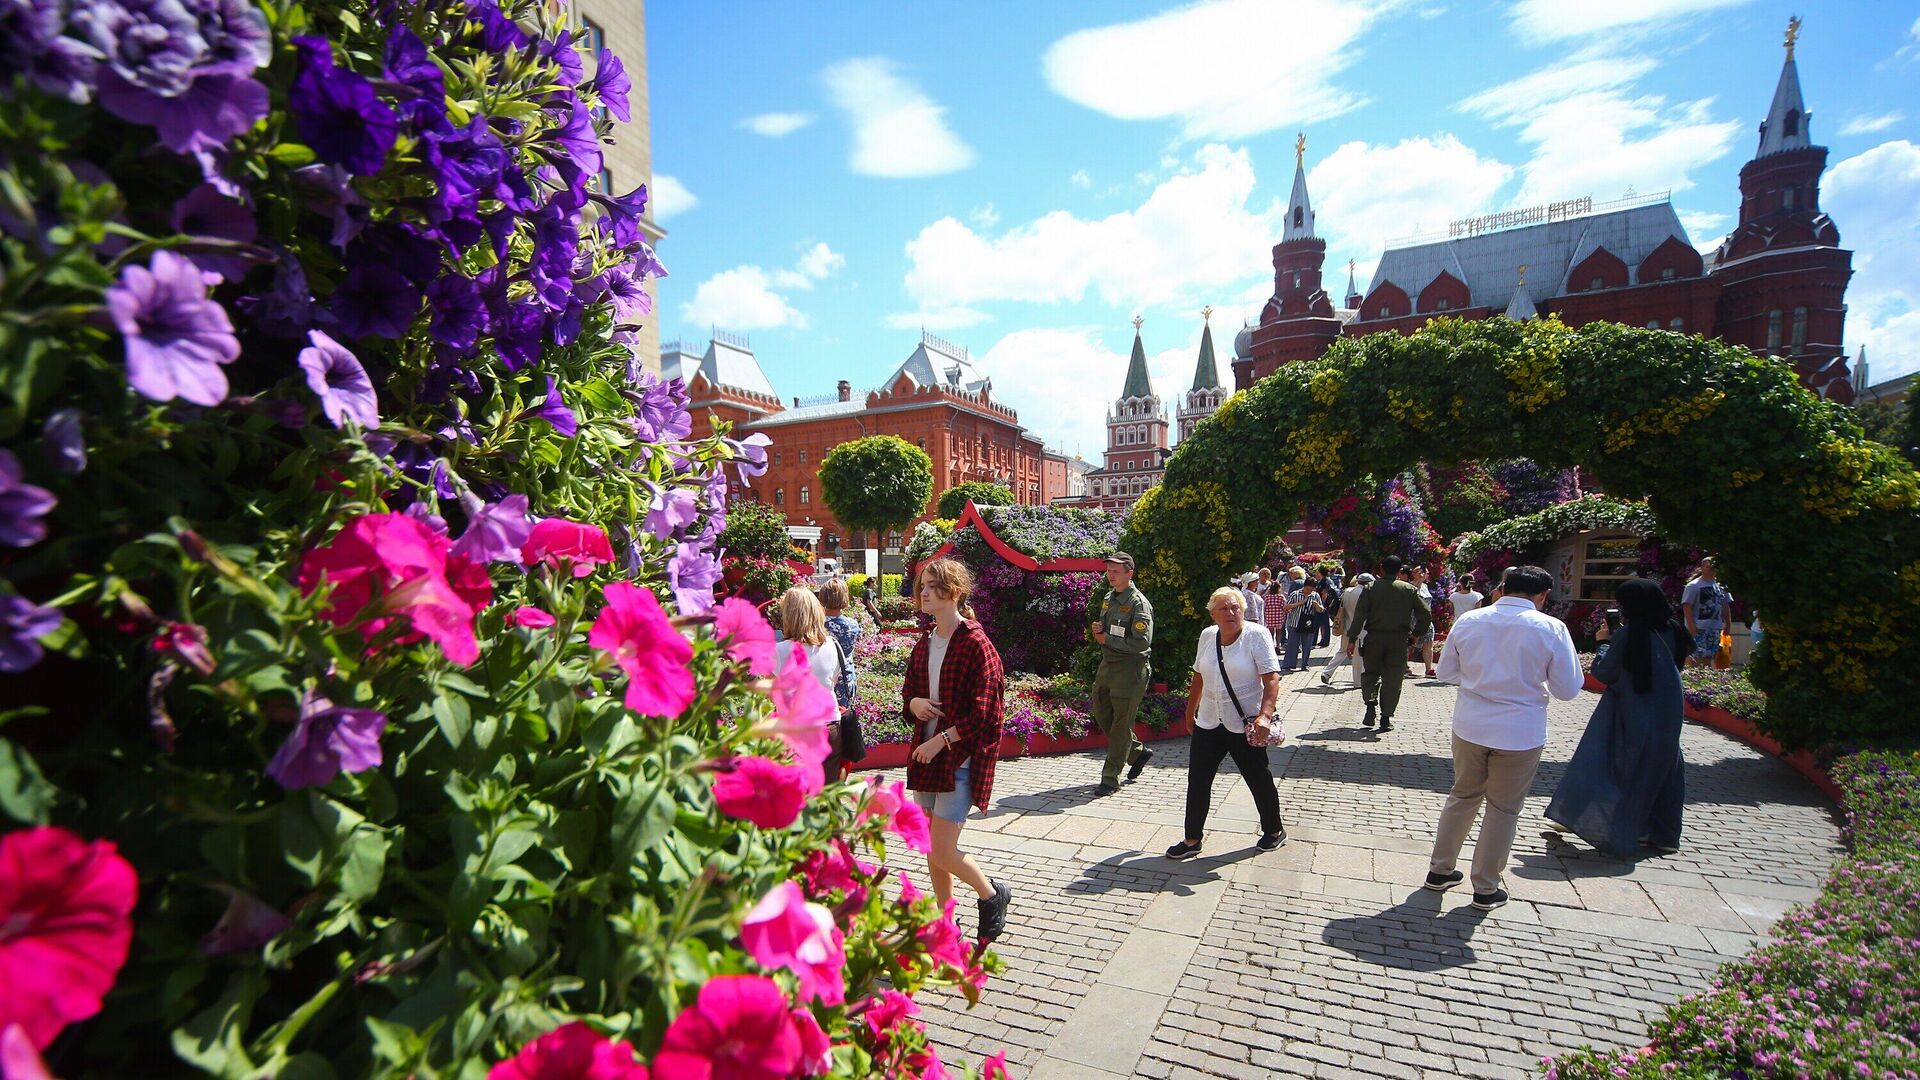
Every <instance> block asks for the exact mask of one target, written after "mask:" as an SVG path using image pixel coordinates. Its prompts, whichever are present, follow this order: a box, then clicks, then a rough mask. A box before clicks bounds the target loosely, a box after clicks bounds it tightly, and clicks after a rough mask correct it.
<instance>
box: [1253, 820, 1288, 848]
mask: <svg viewBox="0 0 1920 1080" xmlns="http://www.w3.org/2000/svg"><path fill="white" fill-rule="evenodd" d="M1286 842H1287V827H1286V826H1285V825H1282V826H1280V828H1279V829H1278V830H1277V831H1275V832H1270V833H1262V834H1261V836H1260V839H1258V840H1255V841H1254V842H1253V846H1254V847H1257V848H1259V849H1260V850H1261V851H1272V850H1274V849H1275V848H1278V847H1279V846H1280V845H1282V844H1284V843H1286Z"/></svg>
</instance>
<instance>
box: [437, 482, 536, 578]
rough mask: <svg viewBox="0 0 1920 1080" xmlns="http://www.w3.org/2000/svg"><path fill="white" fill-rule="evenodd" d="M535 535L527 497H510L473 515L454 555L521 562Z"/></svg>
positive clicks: (475, 560) (487, 561)
mask: <svg viewBox="0 0 1920 1080" xmlns="http://www.w3.org/2000/svg"><path fill="white" fill-rule="evenodd" d="M463 501H464V500H463ZM531 535H533V518H532V517H531V516H530V515H529V514H528V513H527V497H526V496H525V495H518V494H515V495H509V496H507V497H506V498H504V499H501V500H500V501H499V502H497V503H493V504H491V505H488V506H484V507H482V508H481V509H479V510H478V511H475V512H473V513H472V515H471V520H470V521H469V522H468V523H467V531H466V532H464V533H461V534H460V539H458V540H455V541H454V542H453V554H455V555H459V556H462V557H464V558H466V559H469V560H471V561H473V562H477V563H490V562H512V563H517V562H519V561H520V549H521V548H523V547H525V546H526V543H527V538H528V537H529V536H531Z"/></svg>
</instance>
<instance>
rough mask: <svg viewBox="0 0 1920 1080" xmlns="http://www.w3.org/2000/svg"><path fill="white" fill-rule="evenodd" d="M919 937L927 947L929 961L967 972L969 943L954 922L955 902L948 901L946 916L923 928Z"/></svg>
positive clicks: (921, 942)
mask: <svg viewBox="0 0 1920 1080" xmlns="http://www.w3.org/2000/svg"><path fill="white" fill-rule="evenodd" d="M917 936H918V937H919V939H920V944H921V945H923V946H925V947H926V950H927V959H929V960H931V961H933V963H934V964H935V965H936V966H940V965H944V966H946V967H951V968H956V969H958V970H960V971H965V970H967V961H968V959H969V956H968V954H967V942H966V939H965V938H964V937H962V936H961V934H960V926H959V924H958V923H956V922H954V921H953V901H951V900H949V901H947V910H946V912H945V914H943V915H941V916H940V917H939V918H938V919H935V920H934V921H932V922H930V923H928V924H927V925H925V926H923V927H921V928H920V932H919V934H918V935H917Z"/></svg>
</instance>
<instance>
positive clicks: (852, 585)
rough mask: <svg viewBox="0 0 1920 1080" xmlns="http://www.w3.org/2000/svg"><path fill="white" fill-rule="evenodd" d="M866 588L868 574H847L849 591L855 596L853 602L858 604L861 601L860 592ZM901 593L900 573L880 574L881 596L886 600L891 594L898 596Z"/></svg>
mask: <svg viewBox="0 0 1920 1080" xmlns="http://www.w3.org/2000/svg"><path fill="white" fill-rule="evenodd" d="M866 588H867V575H865V574H848V575H847V592H848V593H849V594H850V595H851V596H852V597H853V602H854V603H855V604H858V603H859V602H860V594H861V593H863V592H865V591H866ZM899 595H900V575H899V574H881V575H880V598H881V599H882V600H884V599H886V598H888V597H890V596H891V597H898V596H899Z"/></svg>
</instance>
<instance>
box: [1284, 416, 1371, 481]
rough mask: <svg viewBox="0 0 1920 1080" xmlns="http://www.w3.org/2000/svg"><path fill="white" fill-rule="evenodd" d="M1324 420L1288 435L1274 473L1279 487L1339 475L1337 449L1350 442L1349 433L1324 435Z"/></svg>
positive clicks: (1331, 432) (1351, 439) (1340, 432)
mask: <svg viewBox="0 0 1920 1080" xmlns="http://www.w3.org/2000/svg"><path fill="white" fill-rule="evenodd" d="M1323 423H1324V418H1323V417H1315V418H1314V419H1313V422H1311V423H1309V424H1307V425H1306V426H1305V427H1297V428H1294V429H1293V430H1292V431H1290V432H1288V433H1287V449H1286V457H1285V459H1284V460H1282V461H1281V463H1280V467H1279V468H1277V469H1275V470H1273V479H1274V482H1275V483H1278V484H1279V485H1281V486H1282V487H1294V486H1296V485H1298V484H1299V483H1300V481H1302V480H1304V479H1306V478H1307V477H1309V476H1315V475H1319V476H1338V475H1340V448H1341V447H1343V446H1345V445H1347V444H1348V443H1350V442H1352V441H1353V432H1351V431H1345V430H1342V431H1327V430H1325V429H1324V427H1322V424H1323Z"/></svg>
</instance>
